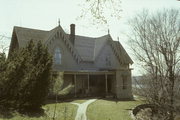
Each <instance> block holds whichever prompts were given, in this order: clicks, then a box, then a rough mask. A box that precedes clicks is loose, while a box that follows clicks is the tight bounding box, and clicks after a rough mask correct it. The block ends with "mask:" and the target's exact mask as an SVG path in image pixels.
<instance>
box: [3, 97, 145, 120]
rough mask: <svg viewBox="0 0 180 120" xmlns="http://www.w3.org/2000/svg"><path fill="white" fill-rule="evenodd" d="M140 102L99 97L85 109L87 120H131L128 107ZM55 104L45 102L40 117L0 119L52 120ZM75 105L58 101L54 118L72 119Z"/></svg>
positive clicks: (80, 101)
mask: <svg viewBox="0 0 180 120" xmlns="http://www.w3.org/2000/svg"><path fill="white" fill-rule="evenodd" d="M85 101H86V99H81V100H74V101H72V102H76V103H83V102H85ZM139 104H142V101H140V100H138V101H118V102H115V101H108V100H102V99H99V100H97V101H95V102H94V103H92V104H90V105H89V107H88V109H87V117H88V120H131V117H130V115H129V111H130V109H132V108H134V107H135V106H137V105H139ZM54 105H55V104H47V105H45V106H43V109H44V110H45V113H46V115H44V116H41V117H27V116H21V115H19V114H17V113H16V114H14V116H13V117H12V118H10V119H2V118H0V120H52V116H53V111H54ZM76 111H77V106H76V105H73V104H70V102H64V103H58V104H57V111H56V112H57V114H56V120H74V118H75V116H76Z"/></svg>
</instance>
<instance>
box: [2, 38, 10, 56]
mask: <svg viewBox="0 0 180 120" xmlns="http://www.w3.org/2000/svg"><path fill="white" fill-rule="evenodd" d="M10 39H11V38H10V37H7V36H5V35H0V53H6V52H7V50H8V48H9V46H8V45H7V44H6V41H7V40H10Z"/></svg>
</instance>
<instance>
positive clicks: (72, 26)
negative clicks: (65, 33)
mask: <svg viewBox="0 0 180 120" xmlns="http://www.w3.org/2000/svg"><path fill="white" fill-rule="evenodd" d="M69 39H70V41H71V42H72V44H73V45H74V41H75V24H71V25H70V36H69Z"/></svg>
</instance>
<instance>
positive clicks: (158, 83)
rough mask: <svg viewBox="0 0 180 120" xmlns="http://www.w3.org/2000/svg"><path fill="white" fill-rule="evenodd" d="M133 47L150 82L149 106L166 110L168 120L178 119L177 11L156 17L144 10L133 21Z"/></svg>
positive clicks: (179, 24)
mask: <svg viewBox="0 0 180 120" xmlns="http://www.w3.org/2000/svg"><path fill="white" fill-rule="evenodd" d="M129 24H130V26H131V29H132V34H131V35H130V37H129V38H130V45H131V48H132V50H133V52H134V55H135V56H136V58H137V59H138V60H139V62H140V64H141V65H142V68H144V70H146V73H147V74H146V79H148V80H149V81H150V82H149V83H148V84H149V88H151V89H150V91H148V92H147V93H146V97H147V99H148V100H149V102H151V103H154V104H157V105H158V106H160V107H165V108H166V109H163V111H164V110H166V111H164V113H167V114H166V116H167V118H166V119H168V120H173V119H174V110H175V109H174V106H175V105H174V100H175V93H176V89H175V85H176V84H175V83H176V82H177V81H178V77H179V75H180V74H179V72H180V67H179V65H180V14H179V11H178V10H175V9H164V10H163V11H158V12H156V13H149V12H148V11H147V10H144V11H143V12H142V13H141V14H138V15H137V16H135V17H134V18H132V19H131V20H130V21H129Z"/></svg>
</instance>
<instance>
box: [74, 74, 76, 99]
mask: <svg viewBox="0 0 180 120" xmlns="http://www.w3.org/2000/svg"><path fill="white" fill-rule="evenodd" d="M74 94H75V97H76V74H74Z"/></svg>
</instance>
